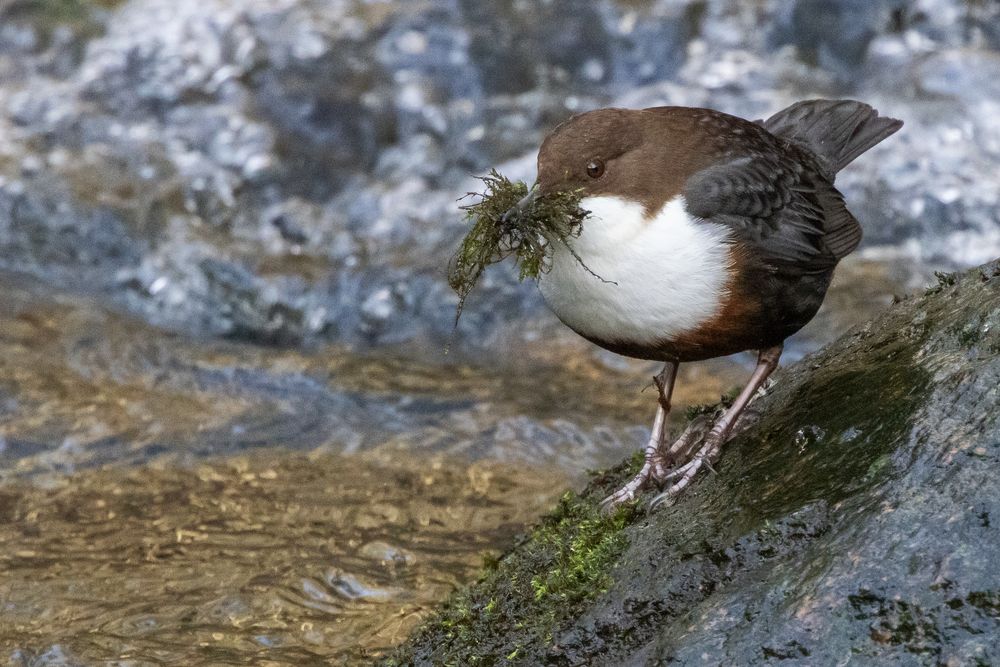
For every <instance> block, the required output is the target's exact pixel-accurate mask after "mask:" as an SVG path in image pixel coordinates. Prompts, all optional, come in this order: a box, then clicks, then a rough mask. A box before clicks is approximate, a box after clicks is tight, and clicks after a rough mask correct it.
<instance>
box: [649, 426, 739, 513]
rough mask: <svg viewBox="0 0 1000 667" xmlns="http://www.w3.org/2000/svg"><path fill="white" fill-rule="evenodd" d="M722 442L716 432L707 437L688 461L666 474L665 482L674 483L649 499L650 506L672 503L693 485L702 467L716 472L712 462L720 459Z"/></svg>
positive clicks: (655, 506) (654, 507)
mask: <svg viewBox="0 0 1000 667" xmlns="http://www.w3.org/2000/svg"><path fill="white" fill-rule="evenodd" d="M722 443H723V439H722V438H719V437H715V434H714V433H712V434H710V435H709V436H708V437H707V438H705V441H704V444H702V446H701V448H699V449H698V450H697V451H696V452H695V453H694V455H693V456H691V458H690V460H689V461H687V463H684V464H683V465H679V466H678V467H676V468H674V469H673V470H671V471H670V472H669V473H667V474H666V475H665V476H664V478H663V483H664V484H666V483H669V482H673V484H671V485H670V486H669V487H668V488H667V490H666V491H663V492H662V493H659V494H657V495H656V496H654V497H653V499H652V500H651V501H649V508H650V509H656V508H657V507H660V506H667V505H669V504H671V503H672V502H673V501H674V499H675V498H677V496H679V495H681V494H682V493H684V490H685V489H687V488H688V487H689V486H690V485H691V482H692V481H693V480H694V478H695V477H696V476H697V475H698V473H699V472H700V471H701V469H702V468H708V469H709V470H710V471H712V472H715V468H713V467H712V464H713V463H715V462H716V461H718V460H719V455H720V454H721V453H722Z"/></svg>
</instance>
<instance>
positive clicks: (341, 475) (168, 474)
mask: <svg viewBox="0 0 1000 667" xmlns="http://www.w3.org/2000/svg"><path fill="white" fill-rule="evenodd" d="M565 484H566V478H565V476H561V475H559V474H556V473H554V472H552V471H548V470H535V469H533V468H527V469H516V468H513V467H512V466H510V465H503V464H497V463H468V462H456V461H447V460H443V459H440V458H429V459H427V460H424V461H421V462H420V463H419V464H416V465H415V464H414V462H412V461H410V462H408V463H406V464H402V463H400V462H397V461H393V460H391V458H389V457H387V460H378V458H377V457H370V456H338V455H330V454H318V455H317V454H314V455H304V454H294V453H288V452H281V451H260V452H257V453H255V455H254V456H253V457H236V458H230V459H226V460H212V461H206V462H203V463H199V464H197V465H195V466H192V467H177V466H158V465H151V466H147V467H143V468H139V469H131V470H121V469H117V468H115V469H110V470H95V471H87V472H83V473H79V474H76V475H72V476H69V477H66V478H63V479H61V480H59V481H58V482H57V483H53V484H51V485H46V486H45V487H40V486H38V485H28V484H23V483H18V484H11V485H7V486H6V487H5V488H3V490H2V491H0V570H2V571H3V572H4V576H3V580H2V581H0V600H2V614H3V619H4V622H3V624H2V628H3V629H0V645H2V646H4V647H5V648H6V649H7V652H8V655H11V654H12V653H13V652H16V655H18V656H19V657H20V658H21V660H22V661H24V662H28V663H29V664H34V663H32V662H31V661H32V660H34V659H36V658H37V656H38V655H39V653H44V652H46V651H48V652H49V653H50V658H53V657H54V655H51V654H52V653H53V651H57V652H62V653H64V654H65V655H66V656H69V657H71V658H72V659H75V660H80V661H84V662H87V663H88V664H91V663H93V664H96V663H99V662H101V661H103V660H107V659H109V658H111V657H114V658H115V659H117V660H120V661H126V662H127V663H128V664H172V665H191V664H232V665H245V664H251V663H253V664H271V665H300V664H312V663H321V662H322V660H324V659H325V660H332V661H334V662H335V663H339V662H342V661H344V662H361V661H363V658H364V656H365V653H366V651H369V652H371V651H377V650H378V649H382V648H386V647H390V646H392V645H394V644H395V643H397V642H398V641H400V640H401V639H402V638H403V637H405V635H406V633H407V632H408V631H409V630H410V629H412V628H413V626H414V624H416V623H417V622H419V620H420V619H421V618H423V616H424V615H425V614H426V613H427V611H428V610H429V608H430V606H431V605H432V604H433V603H434V602H435V601H437V600H439V599H441V598H442V597H443V596H444V595H446V594H447V593H448V592H449V591H450V590H452V588H454V587H455V586H456V585H458V584H460V583H462V582H464V581H466V580H468V579H469V578H470V577H471V576H473V575H474V573H475V572H476V570H477V569H478V568H479V567H480V566H481V564H482V557H483V554H484V553H486V552H492V551H495V550H496V549H498V548H500V547H502V546H505V545H507V544H509V542H510V540H511V538H512V536H513V535H514V534H515V533H516V532H517V531H518V530H520V529H521V528H522V527H523V525H524V524H525V522H527V521H530V520H531V519H532V518H533V517H534V516H536V515H537V514H538V513H539V512H540V511H541V510H542V509H543V508H545V507H547V506H548V505H550V504H551V503H552V501H553V499H554V496H555V495H557V494H558V493H559V492H560V490H561V489H562V488H563V486H564V485H565ZM17 647H35V648H34V649H31V648H21V649H20V650H19V651H18V650H17ZM53 647H58V648H57V649H53ZM15 664H16V662H15Z"/></svg>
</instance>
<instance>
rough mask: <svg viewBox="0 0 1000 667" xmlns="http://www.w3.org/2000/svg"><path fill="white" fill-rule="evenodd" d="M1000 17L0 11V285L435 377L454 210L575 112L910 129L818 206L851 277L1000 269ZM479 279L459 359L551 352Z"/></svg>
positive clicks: (949, 9) (950, 7)
mask: <svg viewBox="0 0 1000 667" xmlns="http://www.w3.org/2000/svg"><path fill="white" fill-rule="evenodd" d="M998 49H1000V7H998V5H997V3H995V2H988V1H982V0H978V1H977V0H920V1H917V2H909V1H905V2H904V1H902V0H864V1H861V0H858V1H854V0H843V1H840V2H820V1H819V0H815V1H814V0H798V1H793V0H747V1H741V2H735V1H729V2H726V1H721V0H720V1H712V2H709V1H704V0H697V1H695V0H691V1H684V0H663V1H660V2H656V1H648V2H644V1H635V0H630V1H627V2H626V1H620V2H612V1H609V0H602V1H599V2H582V1H577V0H547V1H540V2H521V1H500V2H480V1H472V0H454V1H447V0H439V1H434V2H398V1H397V2H377V1H367V0H366V1H361V0H358V1H352V2H348V1H338V0H334V1H328V0H324V1H322V2H320V1H316V2H310V1H302V0H296V1H294V2H291V1H287V0H281V1H278V2H275V1H273V0H267V1H263V0H261V1H256V0H246V1H242V2H236V1H234V0H162V1H160V0H144V1H142V2H138V1H137V2H131V3H119V2H116V1H115V0H91V1H88V0H6V1H5V2H3V3H2V4H0V82H2V85H0V112H2V113H0V123H2V125H0V262H2V265H3V267H4V268H6V269H10V270H14V271H19V272H25V273H28V274H30V275H33V276H36V277H37V278H38V279H39V280H41V281H44V282H45V283H47V284H51V285H52V286H54V287H59V288H68V289H71V290H74V291H75V290H81V289H85V290H87V291H89V292H92V293H96V294H98V295H100V298H101V299H102V300H103V301H106V302H107V303H110V304H114V305H116V306H120V307H123V308H125V309H127V310H128V311H130V312H133V313H136V314H137V315H139V316H140V317H142V318H144V319H146V320H148V321H150V322H152V323H154V324H156V325H159V326H163V327H167V328H171V329H176V330H181V331H185V332H190V333H196V334H206V335H212V336H225V337H231V338H239V339H243V340H248V341H252V342H257V343H264V344H279V345H291V344H298V343H301V342H303V341H335V342H340V343H347V344H350V345H352V346H357V347H359V348H370V347H373V346H375V347H378V346H393V347H394V348H398V346H399V345H400V344H406V345H408V346H410V347H411V348H412V349H421V350H423V351H425V352H429V353H430V354H433V355H437V354H438V353H439V352H440V350H441V348H442V347H443V342H444V341H447V340H448V338H449V336H450V335H451V329H452V320H453V314H454V306H455V297H454V295H452V294H451V293H450V291H449V289H448V288H447V286H446V284H445V282H444V279H443V266H444V264H445V263H446V261H447V259H448V256H449V254H450V252H451V251H452V250H453V249H454V246H455V244H456V241H457V239H458V238H460V236H461V235H462V233H463V222H462V219H461V216H460V215H459V214H458V212H457V211H456V203H455V202H456V199H457V198H458V197H460V196H461V195H462V194H463V193H465V192H467V191H469V190H474V189H476V187H477V184H476V182H475V181H473V180H471V178H470V177H471V176H472V175H476V174H482V173H484V172H485V171H487V170H488V169H489V168H491V167H493V166H499V167H500V168H501V169H502V170H504V171H505V172H507V173H509V174H510V175H511V176H517V177H522V178H531V176H532V170H533V154H534V152H535V150H536V148H537V146H538V143H539V140H540V138H541V137H543V136H544V134H545V133H546V132H547V131H548V130H550V129H551V128H552V127H553V126H554V125H555V124H556V123H558V122H560V121H561V120H564V119H565V118H566V117H567V116H569V115H570V114H573V113H576V112H579V111H583V110H586V109H590V108H594V107H598V106H606V105H613V104H616V105H624V106H631V107H643V106H653V105H660V104H679V105H698V106H710V107H714V108H718V109H721V110H724V111H728V112H731V113H735V114H738V115H742V116H745V117H759V116H764V115H767V114H769V113H771V112H773V111H775V110H777V109H779V108H781V107H783V106H785V105H787V104H789V103H790V102H792V101H795V100H797V99H801V98H806V97H812V96H854V97H858V98H860V99H863V100H866V101H868V102H871V103H872V104H873V105H875V106H876V107H877V108H879V109H880V110H881V111H882V112H883V113H885V114H889V115H892V116H896V117H898V118H902V119H904V120H905V121H906V123H907V125H906V130H905V131H904V132H903V133H902V134H900V135H899V136H898V137H896V138H894V139H893V141H892V142H887V143H886V144H885V145H884V146H880V147H879V148H878V149H876V150H875V151H874V152H873V153H872V154H871V155H869V156H867V157H866V158H865V159H863V160H861V161H860V162H859V163H858V164H856V165H854V166H852V168H851V169H849V170H847V171H846V172H845V173H844V174H843V175H842V177H841V179H840V182H839V185H840V186H841V188H842V189H843V190H844V191H845V192H846V193H847V197H848V200H849V201H850V202H851V206H852V208H853V209H854V210H855V211H856V212H857V214H858V217H859V218H860V219H861V220H862V221H863V224H864V227H865V234H866V238H865V243H864V246H863V250H862V257H866V258H887V257H891V258H897V257H905V258H906V260H905V261H906V264H907V266H912V265H913V263H916V264H917V265H918V266H921V267H934V268H946V267H951V266H956V265H957V266H964V265H972V264H975V263H978V262H981V261H985V260H986V259H989V258H990V257H991V256H992V255H995V254H996V253H997V251H998V249H1000V224H998V223H1000V221H998V215H1000V213H998V210H1000V208H998V198H1000V193H998V189H1000V188H998V183H997V179H996V177H995V176H996V174H997V168H998V164H1000V108H998V105H1000V78H998V77H997V76H996V72H997V71H1000V52H998ZM551 323H552V320H551V318H549V317H548V316H546V315H545V314H544V313H543V308H542V306H541V305H540V299H539V297H538V295H537V293H536V291H535V289H534V288H533V286H532V285H518V284H517V282H516V279H515V278H514V277H513V276H512V272H511V271H509V269H508V268H506V267H499V268H497V269H495V270H493V271H491V273H490V274H489V276H488V280H487V281H486V283H485V284H484V285H483V289H482V290H481V291H480V292H479V293H478V294H476V295H474V298H473V299H472V300H471V301H470V304H469V308H468V309H467V310H466V313H465V316H464V317H463V319H462V321H461V322H460V325H459V331H458V334H457V335H456V336H455V340H454V344H453V345H452V349H453V350H455V352H456V354H462V353H473V354H474V355H475V356H476V357H477V358H479V357H481V356H482V355H486V356H503V355H504V354H505V353H506V350H505V349H504V348H503V347H502V346H498V345H497V340H498V339H501V340H503V339H508V338H513V339H517V340H524V339H528V340H529V341H530V340H531V339H532V338H533V337H538V336H539V335H542V333H543V332H544V333H545V334H548V333H550V332H551V330H552V329H551V327H550V324H551Z"/></svg>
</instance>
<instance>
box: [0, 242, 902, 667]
mask: <svg viewBox="0 0 1000 667" xmlns="http://www.w3.org/2000/svg"><path fill="white" fill-rule="evenodd" d="M847 268H848V270H847V271H845V272H842V275H841V277H840V278H839V279H838V283H837V284H836V285H835V289H834V290H833V291H832V293H831V298H830V300H829V304H830V305H829V307H827V308H826V310H825V311H824V313H822V314H821V316H820V317H818V318H817V320H816V322H815V323H814V324H813V325H810V329H809V330H807V331H805V332H803V333H804V336H803V339H804V340H806V341H807V342H806V343H805V347H810V346H815V345H816V344H818V343H820V342H822V341H824V340H829V339H830V338H831V337H832V336H834V335H836V333H838V332H839V331H843V330H844V329H846V328H847V327H848V326H849V325H850V324H853V323H855V322H857V321H860V320H862V319H864V318H866V317H867V316H868V315H869V314H871V313H872V312H873V311H876V310H878V309H879V308H881V307H882V305H883V304H884V303H885V302H887V301H888V299H889V298H890V295H891V293H892V292H893V291H899V286H898V281H897V279H896V278H895V277H894V275H895V274H894V273H893V272H892V271H890V270H888V269H887V267H886V266H884V265H879V264H874V263H866V262H857V263H855V264H853V266H852V265H848V267H847ZM435 354H436V356H435ZM791 356H794V351H793V353H792V355H791ZM509 358H510V359H511V361H510V362H509V363H508V364H507V365H506V366H504V367H492V368H474V367H472V366H468V365H461V364H455V363H453V362H450V361H449V360H448V359H447V358H445V357H443V356H442V355H440V354H439V353H434V352H433V351H432V352H430V353H428V354H425V355H423V356H420V357H419V358H404V357H399V356H395V357H394V356H388V355H384V354H383V355H375V356H373V355H358V354H356V353H352V352H351V351H349V350H344V349H340V348H325V349H314V350H295V349H279V348H261V347H252V346H248V345H243V344H237V343H229V342H223V341H215V340H198V339H192V338H190V337H187V336H183V335H180V334H175V333H170V332H165V331H162V330H159V329H156V328H153V327H150V326H149V325H148V324H146V323H144V322H142V321H139V320H136V319H134V318H132V317H129V316H127V315H123V314H121V313H117V312H115V311H113V310H109V309H108V308H106V307H105V306H104V305H103V300H102V299H100V298H99V297H94V298H91V297H87V296H81V295H79V294H65V293H54V292H52V291H51V290H50V289H47V288H45V287H44V286H40V285H38V284H37V282H36V281H33V280H31V279H28V278H25V277H23V276H14V275H0V655H2V656H4V658H6V659H7V660H8V662H9V663H10V664H13V665H35V666H40V665H77V664H86V665H90V664H121V665H147V664H149V665H158V664H164V665H166V664H172V665H220V664H232V665H244V664H275V665H278V664H296V665H298V664H331V663H332V664H363V663H365V662H366V659H367V658H368V657H369V656H372V655H374V654H377V653H379V652H380V651H382V650H384V649H386V648H388V647H390V646H392V645H393V644H395V643H397V642H398V641H400V640H401V639H402V638H403V637H404V636H405V635H406V633H407V631H408V630H410V629H411V628H412V627H413V626H414V625H415V624H416V623H418V622H419V620H420V619H421V618H423V617H424V615H425V614H427V613H428V610H429V609H430V607H431V606H432V605H433V604H434V603H435V602H437V601H439V600H441V599H442V598H443V597H445V596H446V595H447V594H448V593H449V592H450V591H451V590H453V589H454V588H455V587H456V586H459V585H461V584H462V583H464V582H467V581H468V580H469V579H470V578H472V577H474V576H475V574H476V572H477V571H478V569H479V566H480V564H481V562H482V558H483V555H484V554H485V553H491V552H492V553H495V552H497V551H500V550H503V549H505V548H507V547H508V546H509V545H510V544H511V543H512V541H513V539H514V536H515V535H516V534H517V533H518V532H520V531H522V530H523V529H524V527H525V525H526V524H530V523H531V522H532V521H533V520H534V519H535V518H536V517H537V516H538V515H539V514H540V513H541V512H543V511H544V510H545V509H546V508H547V507H548V506H550V505H551V504H552V501H553V499H554V498H555V497H556V496H558V495H559V494H561V493H562V492H563V491H564V490H565V489H566V488H568V487H570V486H573V485H578V484H579V482H580V480H581V479H582V478H583V477H584V475H585V471H586V470H587V469H592V468H597V467H601V466H605V465H608V464H610V463H612V462H616V461H618V460H620V459H621V458H622V457H623V456H625V455H626V454H627V453H629V452H631V451H634V450H635V449H636V448H637V447H638V446H639V445H640V443H641V442H642V440H643V438H644V437H645V435H646V433H647V431H646V426H645V424H646V421H647V419H648V418H649V412H650V410H651V404H652V402H653V395H652V393H651V392H650V391H648V390H647V391H643V389H644V388H646V387H647V385H648V384H649V376H650V374H651V373H652V372H653V371H654V370H655V368H656V366H655V364H646V363H641V362H631V361H626V360H621V359H619V358H614V357H612V356H611V355H607V354H604V353H600V352H599V351H596V349H595V348H593V346H590V345H588V344H586V343H584V342H582V341H578V340H575V339H574V338H573V337H572V336H556V337H554V338H552V339H547V340H543V341H541V342H539V343H537V344H535V346H534V347H532V346H530V345H529V346H526V347H524V348H523V349H512V350H511V351H510V354H509ZM746 361H747V360H746V359H725V360H717V361H714V362H709V363H704V364H689V365H686V366H685V367H683V368H682V375H681V377H680V380H679V385H678V393H677V395H676V399H677V400H676V401H675V403H676V404H677V405H678V407H679V409H677V410H675V417H674V419H675V422H674V423H675V424H676V422H677V421H678V420H679V419H680V418H681V416H682V414H683V407H684V405H688V404H691V403H697V402H705V401H712V400H715V399H716V398H717V397H718V395H719V394H720V393H721V392H723V391H725V390H728V389H729V388H731V387H732V386H734V385H735V384H737V383H738V382H740V381H742V380H743V379H744V378H745V376H746V372H747V371H746V365H745V364H746Z"/></svg>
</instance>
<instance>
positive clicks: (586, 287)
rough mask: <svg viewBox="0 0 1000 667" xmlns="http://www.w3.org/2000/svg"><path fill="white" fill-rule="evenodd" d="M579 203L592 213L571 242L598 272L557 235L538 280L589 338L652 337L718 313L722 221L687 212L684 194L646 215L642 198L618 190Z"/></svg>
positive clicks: (649, 340) (722, 281)
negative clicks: (618, 194)
mask: <svg viewBox="0 0 1000 667" xmlns="http://www.w3.org/2000/svg"><path fill="white" fill-rule="evenodd" d="M580 205H581V206H582V207H583V208H585V209H587V210H589V211H590V212H591V215H590V216H589V217H588V218H587V219H586V220H584V222H583V228H582V233H581V234H580V236H579V237H578V238H576V239H573V240H572V241H571V244H572V246H573V249H574V250H575V251H576V252H577V254H578V255H579V256H580V258H581V259H582V260H583V262H584V264H586V265H587V268H589V269H590V270H591V271H593V272H594V273H596V274H597V276H600V278H598V277H595V276H594V275H592V274H591V273H589V272H588V271H587V269H585V268H584V267H582V266H580V263H579V262H578V261H577V260H576V258H574V257H573V255H572V253H570V252H569V250H568V249H567V248H565V247H564V246H563V245H562V244H561V243H556V244H554V245H553V249H554V251H553V255H552V266H551V270H550V271H549V272H548V273H543V274H542V275H541V278H540V280H539V282H538V286H539V289H540V290H541V292H542V296H543V297H544V298H545V301H546V303H548V305H549V307H550V308H551V309H552V310H553V312H555V314H556V315H557V316H558V317H559V319H560V320H562V321H563V322H564V323H565V324H566V325H568V326H569V327H570V328H572V329H573V330H575V331H576V332H578V333H580V334H583V335H585V336H589V337H592V338H598V339H603V340H619V341H629V342H632V343H636V344H640V345H641V344H650V345H652V344H655V343H656V342H658V341H663V340H670V339H672V338H674V337H675V336H677V335H679V334H682V333H684V332H686V331H690V330H692V329H695V328H697V327H698V326H699V325H700V324H703V323H704V322H707V321H708V320H710V319H712V318H713V317H714V316H715V315H717V314H718V313H719V310H720V309H721V306H722V302H723V298H724V297H725V293H726V285H727V282H728V268H729V264H730V261H731V260H730V255H729V246H728V244H727V240H728V230H727V229H726V228H725V227H723V226H722V225H718V224H714V223H708V222H705V221H703V220H696V219H693V218H691V217H690V216H689V215H688V214H687V213H686V212H685V210H684V199H683V198H682V197H675V198H674V199H672V200H670V201H669V202H667V204H665V205H664V206H663V208H662V209H660V211H659V212H657V213H656V214H655V216H654V217H653V218H652V219H651V220H650V219H648V218H646V216H645V215H644V214H643V209H642V206H640V205H639V204H636V203H632V202H629V201H626V200H624V199H621V198H618V197H588V198H585V199H584V200H583V201H582V202H581V203H580ZM601 278H603V279H604V280H605V281H609V282H603V281H602V280H601Z"/></svg>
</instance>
